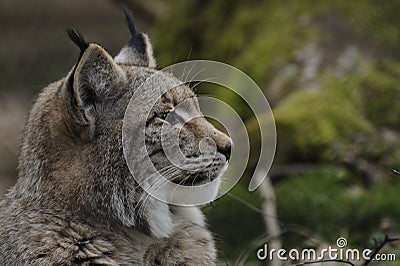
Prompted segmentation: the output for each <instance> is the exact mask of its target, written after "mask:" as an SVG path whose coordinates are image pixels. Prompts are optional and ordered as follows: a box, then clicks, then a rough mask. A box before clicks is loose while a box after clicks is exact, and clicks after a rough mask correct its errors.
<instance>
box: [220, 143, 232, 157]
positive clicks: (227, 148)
mask: <svg viewBox="0 0 400 266" xmlns="http://www.w3.org/2000/svg"><path fill="white" fill-rule="evenodd" d="M218 152H220V153H222V154H223V155H225V157H226V160H227V161H228V160H229V159H230V158H231V152H232V142H231V141H229V142H228V143H227V144H226V145H225V146H223V147H219V148H218Z"/></svg>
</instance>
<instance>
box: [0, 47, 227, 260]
mask: <svg viewBox="0 0 400 266" xmlns="http://www.w3.org/2000/svg"><path fill="white" fill-rule="evenodd" d="M146 44H147V45H150V44H149V43H146ZM149 49H151V48H149ZM150 61H151V60H150ZM127 62H129V61H126V62H122V63H121V64H117V63H115V62H114V60H113V59H112V58H111V56H110V55H109V54H108V53H107V52H105V51H104V50H103V49H102V48H101V47H100V46H98V45H95V44H89V46H88V48H87V49H86V51H84V53H83V55H82V58H81V59H80V61H79V62H78V64H77V66H76V68H75V71H71V72H70V74H69V76H67V77H66V78H64V79H62V80H60V81H58V82H55V83H53V84H50V85H49V86H47V87H46V88H44V89H43V91H42V92H41V93H40V95H39V96H38V98H37V100H36V102H35V103H34V105H33V107H32V110H31V112H30V115H29V119H28V122H27V124H26V127H25V133H24V136H23V142H22V147H21V153H20V157H19V166H18V170H19V178H18V181H17V184H16V185H15V186H14V187H13V188H11V189H10V191H9V192H8V194H7V195H6V197H5V199H4V200H3V201H2V202H1V203H0V214H1V216H0V265H76V264H81V265H214V264H215V260H216V249H215V247H214V241H213V238H212V235H211V233H210V232H209V231H208V230H207V229H206V228H205V222H204V218H203V216H202V214H201V212H200V211H199V209H197V208H195V207H186V208H184V207H178V206H169V205H168V204H166V203H163V202H160V201H158V200H156V199H154V198H152V197H145V196H146V194H145V193H144V192H143V190H142V189H141V188H140V187H139V186H138V185H137V183H136V181H135V179H134V178H133V177H132V175H131V174H130V171H129V169H128V167H127V165H126V162H125V159H124V156H123V151H122V140H121V135H122V134H121V128H122V118H123V116H124V113H125V109H126V107H127V105H128V102H129V99H130V98H131V97H132V95H133V93H134V91H135V89H136V88H137V87H138V86H139V85H140V84H141V83H142V82H143V81H144V80H145V79H146V78H147V77H149V76H150V75H151V74H153V73H156V72H157V71H156V70H154V69H152V68H149V67H152V65H150V63H149V61H148V63H149V65H147V66H135V65H132V64H127ZM153 62H154V59H153ZM158 73H159V75H161V76H162V77H163V79H166V80H168V79H169V80H171V82H172V81H174V80H175V78H174V77H172V76H170V75H169V74H166V73H162V72H158ZM71 75H72V76H71ZM70 81H72V82H70ZM167 85H168V84H166V85H165V86H167ZM190 97H193V92H192V91H191V90H190V89H189V88H188V87H186V86H179V87H177V88H174V89H172V90H171V91H169V92H168V93H166V95H164V96H163V99H160V100H159V101H158V104H157V105H156V106H155V107H154V111H153V113H154V114H157V113H160V112H165V111H166V110H167V109H168V108H170V106H171V105H173V104H174V103H173V101H174V100H176V99H178V101H181V100H184V99H187V98H190ZM194 105H197V101H196V102H194ZM195 108H197V109H198V106H196V107H195ZM162 123H163V122H162V121H160V119H159V118H157V117H155V118H154V117H153V118H149V121H148V126H147V128H146V143H148V145H149V150H152V151H153V152H154V155H153V156H152V157H151V159H152V161H153V162H154V164H155V165H156V166H157V167H158V168H160V169H161V168H162V167H164V166H166V165H168V160H167V159H166V158H165V156H163V154H162V152H160V151H161V144H160V136H159V135H160V128H161V125H162ZM171 130H172V129H171ZM172 133H173V132H172V131H171V134H172ZM205 136H208V137H211V138H213V139H214V140H215V142H216V143H217V145H222V146H223V145H225V144H226V143H227V142H229V141H230V139H229V138H228V137H227V136H226V135H224V134H223V133H221V132H219V131H218V130H216V129H215V128H214V127H213V126H211V124H209V123H208V122H207V121H206V120H205V119H204V118H198V119H196V120H195V121H193V122H191V123H190V124H189V125H187V126H186V125H185V126H184V128H183V130H182V141H183V144H184V145H183V152H184V153H185V155H186V156H193V155H197V156H200V157H201V155H199V151H198V148H197V144H196V143H198V141H199V140H200V139H201V138H203V137H205ZM218 143H219V144H218ZM141 156H142V155H141V154H137V157H136V160H137V163H138V165H140V159H141ZM225 162H226V161H225V159H224V157H223V155H221V154H218V156H217V158H216V159H215V164H214V168H212V169H211V168H210V169H208V170H207V169H206V170H204V169H203V170H202V171H203V172H204V171H209V172H207V176H208V177H210V176H215V174H216V173H215V171H219V169H221V168H222V167H223V165H224V164H225ZM215 165H217V166H218V167H217V168H218V169H216V167H215ZM187 178H189V176H187ZM145 199H146V200H145Z"/></svg>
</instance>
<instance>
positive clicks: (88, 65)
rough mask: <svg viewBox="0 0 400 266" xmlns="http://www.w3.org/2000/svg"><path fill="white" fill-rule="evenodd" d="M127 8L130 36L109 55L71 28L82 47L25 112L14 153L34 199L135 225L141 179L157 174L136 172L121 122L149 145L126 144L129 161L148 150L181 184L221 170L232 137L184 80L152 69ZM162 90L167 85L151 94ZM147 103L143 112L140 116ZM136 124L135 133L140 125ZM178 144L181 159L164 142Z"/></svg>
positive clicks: (24, 185)
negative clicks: (19, 149) (67, 68)
mask: <svg viewBox="0 0 400 266" xmlns="http://www.w3.org/2000/svg"><path fill="white" fill-rule="evenodd" d="M126 17H127V21H128V26H129V30H130V32H131V39H130V40H129V42H128V43H127V44H126V45H125V46H124V47H123V48H122V50H121V51H120V53H119V54H118V55H117V56H116V57H115V58H112V57H111V56H110V55H109V54H108V53H107V52H106V51H105V50H104V49H103V48H102V47H100V46H99V45H97V44H95V43H88V42H86V41H85V40H84V38H83V37H82V36H81V35H80V34H78V33H77V32H76V31H74V30H69V31H68V35H69V37H70V38H71V40H72V41H73V42H74V43H75V44H76V45H78V46H79V48H80V50H81V53H80V56H79V59H78V62H77V63H76V65H75V66H74V67H73V69H72V70H71V71H70V73H69V75H68V76H67V77H66V78H65V79H63V80H62V81H60V82H58V83H55V84H53V85H50V86H49V87H47V88H46V89H45V90H44V91H43V92H42V93H41V95H40V96H39V98H38V100H37V101H36V103H35V105H34V107H33V109H32V111H31V115H30V118H29V121H28V125H27V131H26V134H25V138H24V143H23V147H22V153H21V158H20V176H21V178H20V179H21V180H20V184H21V186H20V187H22V188H23V189H22V190H21V191H20V193H21V195H22V194H25V192H27V190H29V194H30V195H36V196H32V200H37V201H39V202H41V203H42V204H58V205H61V206H60V208H68V209H70V208H71V209H74V210H78V211H85V212H87V213H88V215H89V214H92V215H93V217H98V216H101V217H107V218H109V219H117V220H119V221H121V222H122V223H123V224H125V225H134V224H135V222H136V221H135V220H136V218H137V217H136V212H137V204H138V201H139V199H140V198H141V195H142V194H143V191H142V189H141V188H140V186H138V183H137V178H139V179H140V180H139V181H140V182H145V183H146V182H147V184H149V185H150V186H152V185H153V186H157V183H160V182H158V181H157V178H159V177H153V178H152V179H150V177H149V176H146V175H145V174H144V172H143V173H142V174H143V176H135V177H134V176H133V175H132V173H131V171H130V170H129V167H128V163H130V162H128V163H127V160H126V159H125V156H124V151H123V140H122V135H123V134H122V129H123V125H124V123H131V124H132V125H135V123H142V124H143V125H145V127H144V133H145V134H144V136H145V137H144V142H145V144H146V150H147V151H146V154H144V151H143V150H134V149H132V150H130V151H129V152H128V153H129V156H128V158H127V159H129V160H133V162H132V165H135V166H136V168H137V169H140V168H141V167H142V160H143V158H144V157H146V156H148V157H149V158H150V160H151V162H152V163H153V164H154V167H155V168H156V169H157V170H159V172H160V173H161V175H162V176H164V178H165V179H167V180H169V181H171V182H173V183H176V184H181V185H183V186H197V185H200V184H204V183H208V182H210V181H213V180H214V179H215V178H216V177H218V176H219V175H220V174H221V172H222V171H223V169H224V166H225V165H226V163H227V161H228V160H229V158H230V152H231V139H230V138H229V137H228V136H226V135H225V134H224V133H222V132H220V131H219V130H217V129H216V128H215V127H214V126H212V125H211V124H210V123H209V122H208V121H207V120H206V119H205V118H204V117H203V116H202V114H201V111H200V108H199V104H198V102H197V100H196V98H195V94H194V93H193V91H192V90H191V89H190V88H189V87H188V86H186V85H185V84H181V82H179V80H178V79H177V78H175V77H174V76H172V75H171V74H168V73H164V72H162V71H158V70H156V69H155V66H156V63H155V59H154V57H153V52H152V46H151V44H150V41H149V38H148V37H147V35H145V34H143V33H140V32H138V31H137V30H136V28H135V25H134V22H133V17H132V15H131V13H130V12H129V11H126ZM150 77H151V82H145V81H146V80H148V79H149V78H150ZM143 84H146V85H145V86H143ZM139 88H141V89H140V92H139ZM161 90H164V91H165V93H162V94H161V95H160V97H158V98H156V99H154V96H155V95H156V96H157V94H158V93H159V92H160V91H161ZM138 92H139V93H138ZM131 98H133V99H136V100H138V101H136V102H138V103H139V104H138V106H133V107H132V106H130V110H131V113H132V112H133V113H134V114H135V115H137V116H135V117H133V119H130V120H129V119H124V118H125V114H126V111H127V107H128V105H129V102H130V101H131ZM150 104H151V106H150V107H151V108H150V109H149V110H150V111H149V112H147V113H146V115H138V114H142V113H143V108H144V107H148V106H149V105H150ZM132 110H133V111H132ZM132 128H133V129H132V130H133V131H132V132H133V133H132V134H133V135H132V136H135V135H134V130H137V128H135V126H132ZM161 132H164V133H163V134H161ZM162 135H163V136H162ZM172 140H177V142H176V141H172ZM163 141H164V142H165V143H162V142H163ZM176 143H178V148H179V149H178V150H179V151H180V154H181V155H183V159H184V160H186V161H185V162H182V163H179V160H178V161H175V162H171V160H170V158H169V157H168V156H167V155H166V153H165V150H166V149H168V147H169V148H170V149H172V150H176V149H175V148H176V147H177V146H176ZM179 158H180V157H179ZM188 162H189V163H188ZM182 165H188V166H189V167H183V168H182V167H180V166H182ZM131 170H132V169H131ZM135 178H136V179H135ZM214 190H215V191H216V190H217V188H214ZM215 191H214V192H212V193H215ZM49 202H50V203H49Z"/></svg>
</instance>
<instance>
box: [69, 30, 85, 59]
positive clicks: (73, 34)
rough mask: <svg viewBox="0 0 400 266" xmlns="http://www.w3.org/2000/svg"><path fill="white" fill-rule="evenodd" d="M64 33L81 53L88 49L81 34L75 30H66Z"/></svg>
mask: <svg viewBox="0 0 400 266" xmlns="http://www.w3.org/2000/svg"><path fill="white" fill-rule="evenodd" d="M66 32H67V35H68V37H69V38H70V39H71V41H73V42H74V43H75V44H76V46H78V47H79V49H81V52H82V53H83V52H84V51H85V50H86V49H87V48H88V47H89V43H87V42H86V41H85V39H84V38H83V36H82V34H80V33H79V32H77V31H76V30H75V29H67V30H66Z"/></svg>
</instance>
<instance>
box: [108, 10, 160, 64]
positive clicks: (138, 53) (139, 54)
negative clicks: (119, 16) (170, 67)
mask: <svg viewBox="0 0 400 266" xmlns="http://www.w3.org/2000/svg"><path fill="white" fill-rule="evenodd" d="M124 15H125V19H126V24H127V25H128V28H129V32H130V33H131V39H130V40H129V41H128V43H127V44H126V45H125V46H124V47H123V48H122V49H121V51H120V52H119V54H118V55H117V56H116V57H115V58H114V60H115V62H116V63H117V64H123V65H135V66H146V67H156V60H155V59H154V57H153V47H152V45H151V43H150V39H149V37H148V36H147V35H146V34H144V33H142V32H138V31H137V28H136V25H135V19H134V17H133V14H132V12H131V11H130V10H129V8H127V7H126V6H124Z"/></svg>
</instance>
